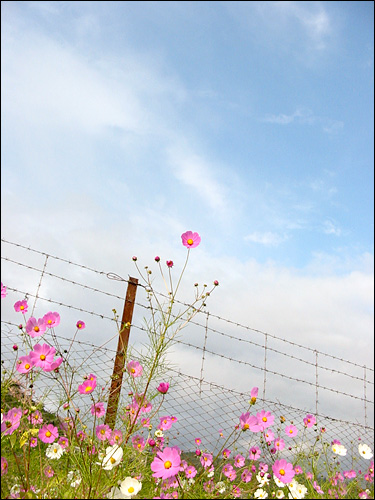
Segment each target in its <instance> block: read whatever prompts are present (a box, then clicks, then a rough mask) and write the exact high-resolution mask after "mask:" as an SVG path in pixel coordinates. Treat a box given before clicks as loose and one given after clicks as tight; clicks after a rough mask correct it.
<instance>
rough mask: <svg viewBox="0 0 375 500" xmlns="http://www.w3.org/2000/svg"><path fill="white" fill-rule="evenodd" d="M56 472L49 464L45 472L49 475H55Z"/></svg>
mask: <svg viewBox="0 0 375 500" xmlns="http://www.w3.org/2000/svg"><path fill="white" fill-rule="evenodd" d="M54 473H55V471H54V470H53V469H52V467H50V466H49V465H47V467H46V468H45V469H44V474H45V476H47V477H52V476H53V475H54Z"/></svg>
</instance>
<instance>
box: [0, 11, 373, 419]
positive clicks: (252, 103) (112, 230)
mask: <svg viewBox="0 0 375 500" xmlns="http://www.w3.org/2000/svg"><path fill="white" fill-rule="evenodd" d="M1 10H2V54H1V55H2V62H1V66H2V114H1V120H2V122H1V125H2V146H3V147H2V151H1V159H2V174H1V180H2V182H1V193H2V197H1V201H2V219H1V220H2V237H3V238H5V239H7V240H10V241H13V242H16V243H20V244H23V245H25V246H31V247H32V248H36V249H38V250H41V251H44V252H47V253H51V254H53V255H58V256H60V257H63V258H66V259H71V260H73V261H75V262H79V263H82V264H85V265H87V266H91V267H93V268H95V269H99V270H103V271H106V272H110V271H112V272H117V273H118V274H120V275H122V276H127V275H129V274H130V275H134V267H133V266H132V262H131V257H132V256H133V255H137V256H138V259H139V262H140V263H141V266H142V265H149V264H152V263H153V259H154V256H155V255H160V256H161V258H162V262H163V263H164V262H165V260H167V259H173V260H174V262H175V267H174V269H173V272H175V273H176V275H178V272H179V271H180V270H181V268H182V266H183V263H184V259H185V249H184V248H183V247H182V245H181V239H180V235H181V234H182V233H183V232H184V231H186V230H193V231H197V232H199V234H200V235H201V238H202V242H201V245H200V246H199V247H197V248H196V249H194V250H192V252H191V258H190V265H189V268H188V271H187V273H186V282H187V283H189V286H190V284H191V283H194V282H195V281H198V282H200V283H203V282H207V283H211V282H212V281H213V280H214V279H218V280H219V282H220V286H219V288H218V289H217V290H216V291H215V295H213V296H212V297H211V301H210V303H209V310H210V311H212V313H213V314H218V315H220V316H222V317H225V318H229V319H231V320H232V321H235V322H239V323H242V324H245V325H248V326H251V327H252V328H255V329H259V330H262V331H266V332H270V333H271V334H274V335H277V336H279V337H282V338H285V339H287V340H290V341H293V342H298V343H300V344H303V345H306V346H309V347H311V348H313V349H318V350H320V351H323V352H328V353H331V354H335V355H337V356H339V357H343V358H345V359H349V360H352V361H354V362H356V363H359V364H360V365H362V366H363V365H367V366H371V367H373V354H372V352H373V253H374V246H373V232H374V223H373V205H374V197H373V185H374V179H373V162H374V156H373V136H374V127H373V120H374V116H373V109H374V106H373V104H374V103H373V86H374V63H373V57H374V56H373V44H374V40H373V22H374V15H373V10H374V7H373V3H372V2H361V1H357V2H235V1H231V2H225V1H224V2H110V1H107V2H79V1H77V2H48V1H45V2H14V1H12V2H8V1H5V2H2V3H1ZM3 250H4V251H5V253H6V256H7V257H9V258H11V257H12V251H13V250H12V248H11V247H8V246H7V247H3ZM12 276H16V274H13V270H12V269H11V267H9V265H8V264H6V263H3V270H2V281H3V282H6V284H7V285H8V286H9V287H12ZM17 276H18V275H17ZM17 279H20V280H21V277H20V276H18V277H17ZM13 285H14V283H13ZM17 286H18V287H19V286H20V284H19V283H18V284H17V283H16V285H15V286H14V287H15V288H17ZM33 286H34V285H33ZM186 290H188V287H187V288H184V289H183V290H182V298H183V299H184V300H185V299H186V300H189V293H188V292H187V291H186ZM189 290H190V289H189ZM34 292H35V289H34ZM115 293H116V292H115ZM119 293H120V294H122V292H119ZM71 300H72V299H71ZM77 300H78V297H77ZM109 315H110V313H109ZM10 320H13V318H10ZM192 335H193V336H194V332H193V333H192ZM196 342H197V343H198V344H199V343H200V344H202V339H201V338H200V340H199V339H196ZM219 346H220V339H219V340H216V343H215V347H216V349H219ZM279 347H280V346H279ZM233 349H234V350H235V347H234V344H233ZM238 349H239V351H238V352H237V353H236V352H232V353H230V355H231V356H234V357H235V356H236V355H239V353H241V345H240V347H239V348H238ZM200 355H201V354H200ZM296 355H297V354H296ZM176 356H177V354H176ZM191 356H192V357H191V358H189V357H187V356H185V355H184V357H183V358H182V359H183V360H184V361H185V365H187V364H190V365H194V366H195V369H194V370H192V374H194V373H195V374H196V375H197V376H199V373H197V372H199V368H200V358H199V359H198V361H197V360H193V354H192V355H191ZM187 360H188V362H187ZM262 362H263V361H259V362H258V364H261V363H262ZM331 363H332V367H333V368H334V367H335V366H336V365H335V361H331ZM284 364H285V361H284ZM219 366H221V368H222V365H220V362H218V361H216V362H215V361H212V362H211V364H210V360H208V361H207V367H206V369H207V377H208V379H209V380H212V381H215V380H218V381H219V383H225V382H226V381H228V383H229V378H230V377H229V373H226V372H225V371H224V373H223V370H222V369H221V368H218V367H219ZM184 368H185V369H186V370H187V369H188V367H187V366H184ZM228 370H230V369H229V368H228ZM302 370H303V369H302ZM372 373H373V372H372ZM295 376H297V378H298V376H301V372H296V373H295ZM360 376H361V375H360ZM236 380H237V381H238V378H233V377H232V379H231V380H230V385H231V386H232V388H236V387H233V386H235V385H236V383H235V381H236ZM256 381H257V382H259V383H260V382H261V381H258V380H256ZM268 384H270V385H271V386H272V379H269V380H268ZM248 385H250V386H251V387H252V386H253V385H255V384H252V382H251V381H249V383H248ZM275 387H278V386H277V384H275ZM242 389H243V387H241V390H242ZM278 390H279V389H278ZM346 390H350V389H348V387H346ZM353 390H355V389H353ZM296 394H297V393H296ZM297 395H298V394H297ZM299 396H301V395H299ZM299 396H298V397H299ZM298 397H297V396H296V397H293V396H291V395H290V394H289V396H288V398H286V399H288V401H289V403H290V404H292V405H294V406H298V405H299V404H300V401H298ZM283 399H285V398H283ZM354 416H355V417H358V418H361V414H360V411H359V410H358V411H357V414H356V415H354ZM343 418H344V416H343Z"/></svg>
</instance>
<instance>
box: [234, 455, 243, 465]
mask: <svg viewBox="0 0 375 500" xmlns="http://www.w3.org/2000/svg"><path fill="white" fill-rule="evenodd" d="M244 465H245V457H243V456H242V455H236V456H235V457H234V466H235V467H243V466H244Z"/></svg>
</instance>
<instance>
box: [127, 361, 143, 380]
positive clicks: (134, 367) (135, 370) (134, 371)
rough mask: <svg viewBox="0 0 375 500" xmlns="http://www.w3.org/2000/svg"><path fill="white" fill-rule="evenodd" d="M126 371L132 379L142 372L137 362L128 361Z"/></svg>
mask: <svg viewBox="0 0 375 500" xmlns="http://www.w3.org/2000/svg"><path fill="white" fill-rule="evenodd" d="M126 369H127V371H128V373H129V375H131V376H132V377H134V378H135V377H140V376H141V375H142V372H143V368H142V365H141V364H140V363H139V362H138V361H129V363H128V364H127V366H126Z"/></svg>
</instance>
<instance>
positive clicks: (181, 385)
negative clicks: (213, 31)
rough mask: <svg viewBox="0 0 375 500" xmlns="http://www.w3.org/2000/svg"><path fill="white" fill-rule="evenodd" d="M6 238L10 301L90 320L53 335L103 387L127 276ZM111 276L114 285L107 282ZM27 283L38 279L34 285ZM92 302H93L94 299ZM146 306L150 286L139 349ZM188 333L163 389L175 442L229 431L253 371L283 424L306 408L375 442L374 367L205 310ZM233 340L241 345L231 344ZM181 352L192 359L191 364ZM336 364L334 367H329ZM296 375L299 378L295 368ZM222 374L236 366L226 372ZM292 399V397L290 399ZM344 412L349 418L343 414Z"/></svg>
mask: <svg viewBox="0 0 375 500" xmlns="http://www.w3.org/2000/svg"><path fill="white" fill-rule="evenodd" d="M2 242H3V243H4V246H5V248H10V247H11V248H12V249H13V250H14V249H16V252H13V253H15V254H16V255H15V256H13V257H12V258H9V257H7V256H5V255H4V256H2V261H3V265H4V266H7V268H9V270H11V272H12V275H13V277H14V283H17V285H16V286H14V287H13V286H11V283H6V285H7V290H8V293H9V295H11V296H12V297H14V298H15V300H19V299H20V298H21V297H22V296H26V297H28V298H29V299H30V298H31V299H33V307H32V313H34V312H35V311H36V313H35V314H36V315H37V312H38V311H39V310H40V309H41V308H43V307H46V305H47V304H48V305H49V307H52V305H53V306H58V307H59V308H61V311H64V312H66V314H65V317H66V320H64V323H65V324H69V322H71V323H70V324H72V325H75V322H76V320H77V319H80V320H85V321H86V322H87V324H90V331H89V328H87V329H86V330H85V331H82V332H79V337H77V338H75V339H74V343H72V339H71V338H69V337H64V336H60V335H57V334H56V340H57V341H58V342H59V345H60V346H61V350H62V351H63V350H64V349H69V360H70V364H71V366H73V368H74V369H75V368H77V377H78V376H80V377H81V378H80V382H81V381H82V373H92V372H93V371H94V370H95V373H97V374H99V380H100V383H101V385H102V386H103V387H105V386H108V383H109V381H110V377H111V375H112V370H113V362H114V358H115V355H116V345H117V339H118V332H117V330H116V325H115V324H114V322H115V318H114V316H110V315H109V314H108V311H112V310H113V309H115V310H116V311H117V310H121V308H122V303H123V300H124V295H120V293H119V292H118V293H115V292H114V290H116V289H117V290H121V287H122V286H124V284H125V283H127V282H128V280H127V279H125V278H121V277H119V276H118V275H115V274H114V273H108V272H105V271H99V270H97V269H93V268H91V267H88V266H85V265H82V264H77V263H75V262H72V261H70V260H67V259H63V258H61V257H57V256H53V255H50V254H47V253H45V252H40V251H38V250H35V249H32V248H30V247H25V246H23V245H20V244H17V243H13V242H9V241H7V240H4V239H2ZM17 253H18V255H17ZM115 276H117V278H116V281H117V283H116V282H115V281H113V278H115ZM108 278H112V279H108ZM30 283H33V284H34V285H35V286H36V291H35V293H30V286H31V285H30ZM34 285H33V286H34ZM145 288H146V287H143V286H142V285H139V292H141V291H142V292H145ZM121 291H122V293H123V292H124V290H121ZM155 293H157V295H158V296H159V297H160V298H161V299H162V298H164V299H166V300H167V299H168V297H167V295H166V294H163V293H159V292H155ZM95 296H96V298H95V299H94V298H93V297H95ZM64 297H66V298H64ZM98 297H99V302H98ZM61 298H63V299H64V300H61ZM3 302H5V301H2V305H3ZM13 303H14V302H12V301H9V304H10V306H9V308H8V310H7V311H6V316H5V317H6V318H7V319H6V320H5V319H4V320H2V362H3V366H5V367H7V368H8V369H9V368H11V366H12V363H14V351H13V349H12V346H13V344H14V343H17V339H18V341H19V331H17V327H18V325H17V322H16V321H15V320H12V319H11V318H15V316H14V311H11V307H12V306H13ZM98 303H100V309H99V307H98V306H97V304H98ZM176 303H177V305H180V306H183V307H187V306H189V304H187V303H184V302H180V301H178V300H176ZM94 304H95V307H92V306H93V305H94ZM148 310H149V305H148V302H147V300H146V293H143V294H142V293H138V296H137V299H136V303H135V314H134V317H133V322H132V334H131V337H130V344H131V346H132V347H134V348H135V352H137V348H138V347H139V348H140V347H141V345H142V343H143V344H144V343H145V342H147V335H146V334H147V328H146V327H145V326H144V325H142V319H141V317H142V314H146V315H147V312H148ZM102 311H106V312H105V313H102ZM45 312H46V311H45V310H44V313H45ZM59 312H60V310H59ZM60 314H61V315H62V312H60ZM135 332H136V334H135ZM184 332H185V333H184V334H183V335H181V336H180V337H178V338H176V339H175V352H174V360H175V361H176V362H175V363H173V365H174V367H173V368H171V369H170V373H171V389H172V388H173V392H172V393H171V394H168V395H167V396H168V397H166V400H165V405H164V406H163V410H162V411H163V415H166V414H174V415H176V416H177V417H178V422H177V424H176V425H175V426H174V428H173V436H172V438H173V444H178V445H179V446H181V447H182V448H183V449H185V450H188V449H191V450H192V449H193V448H194V446H195V444H194V439H195V438H196V437H200V438H201V439H202V442H203V443H204V444H206V446H207V448H213V447H215V446H216V445H217V444H218V442H220V441H219V439H220V438H219V430H221V431H222V433H223V434H224V436H225V435H226V434H228V433H229V432H230V431H231V429H233V426H234V425H236V424H238V419H239V415H241V413H242V412H244V411H246V408H248V401H249V399H250V394H249V390H250V389H249V388H248V386H249V379H250V377H249V373H251V374H252V376H251V378H252V379H253V380H255V381H257V382H258V383H254V384H252V386H253V385H258V386H259V387H262V390H260V394H262V396H261V397H260V396H259V398H258V402H257V407H258V404H259V405H260V406H262V407H264V408H265V409H267V410H269V411H271V412H273V413H275V414H277V415H279V416H282V417H283V418H285V420H286V422H294V423H296V422H302V419H303V418H304V416H305V415H306V413H314V414H315V415H316V416H317V420H318V423H319V427H320V426H321V427H326V429H327V438H331V439H332V440H333V439H337V438H338V436H340V437H339V439H340V440H341V441H342V442H344V441H345V440H346V441H347V442H350V443H357V442H358V440H359V439H362V440H365V442H367V443H372V444H373V443H374V429H373V405H374V402H373V400H371V399H370V398H369V392H370V391H372V390H373V386H374V381H373V374H374V370H373V369H372V368H371V367H368V366H363V365H361V364H359V363H355V362H353V361H351V360H347V359H343V358H340V357H338V356H335V355H333V354H329V353H325V352H323V351H318V350H317V349H312V348H310V347H309V346H306V345H302V344H298V343H296V342H292V341H290V340H287V339H285V338H282V337H278V336H277V335H274V334H272V333H269V332H264V331H261V330H259V329H256V328H252V327H249V326H247V325H243V324H240V323H238V322H235V321H232V320H230V319H226V318H222V317H220V316H218V315H215V314H212V313H211V312H208V311H202V312H199V313H197V315H196V317H195V318H194V319H193V320H191V322H190V323H189V328H188V329H186V330H185V331H184ZM187 332H188V335H187ZM202 332H203V338H202ZM93 339H95V342H94V341H93ZM219 340H220V341H219ZM238 345H239V346H240V349H238V348H237V347H236V346H238ZM280 345H281V346H282V347H280ZM239 353H240V356H239ZM302 353H303V354H302ZM186 360H194V362H193V363H188V362H187V361H186ZM198 360H199V362H198ZM260 360H262V362H260ZM218 361H219V363H220V365H218ZM285 361H287V362H285ZM332 363H333V364H334V368H332V366H329V365H330V364H332ZM78 367H79V373H78ZM296 373H298V374H302V375H305V376H296ZM172 374H173V376H172ZM228 374H232V378H230V377H228V376H227V375H228ZM218 375H221V377H219V376H218ZM50 378H51V379H52V378H53V375H51V377H50ZM227 379H228V383H226V380H227ZM229 379H230V380H229ZM233 381H234V383H233ZM52 382H53V381H52V380H50V379H49V378H48V377H46V379H45V382H43V383H44V385H43V383H42V384H41V385H40V391H41V392H40V393H42V392H43V391H44V394H46V393H48V395H47V396H46V397H45V404H46V406H47V407H48V409H49V410H50V411H51V410H55V411H56V410H57V409H60V408H61V401H60V399H59V397H60V396H59V394H58V393H57V392H56V391H55V390H54V387H53V383H52ZM241 382H242V386H241ZM241 387H242V389H241ZM343 387H344V388H345V389H344V390H343V389H342V388H343ZM348 388H350V390H349V389H348ZM308 391H309V392H308ZM372 393H373V392H372ZM289 394H294V395H295V398H294V399H295V400H298V397H297V396H304V395H305V398H303V397H302V401H308V403H305V406H304V407H303V408H298V407H295V406H292V405H290V404H288V395H289ZM281 395H282V396H281ZM334 397H335V398H338V399H337V401H339V403H337V405H336V406H337V409H338V412H337V415H333V413H334V412H333V411H332V410H333V406H335V403H334V404H332V401H333V398H334ZM126 398H127V390H126V389H125V388H123V391H122V400H125V399H126ZM291 399H292V398H291V397H289V401H290V400H291ZM311 401H313V405H312V403H311ZM327 401H328V404H327ZM312 406H313V407H312ZM354 407H355V408H356V410H355V411H351V412H347V413H343V412H342V411H343V409H345V408H350V409H351V410H353V408H354ZM348 413H350V414H351V415H355V417H354V418H353V417H351V419H343V418H341V416H342V415H346V414H348ZM338 415H340V418H339V417H338ZM285 425H286V424H285ZM250 444H251V443H247V444H246V446H249V445H250ZM244 446H245V443H244Z"/></svg>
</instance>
